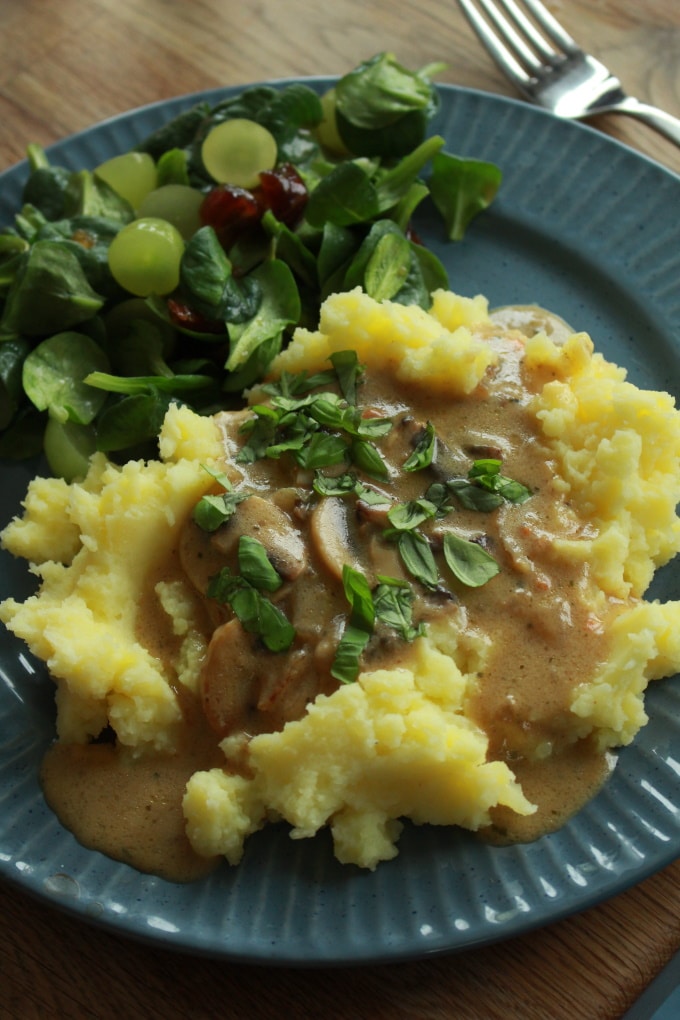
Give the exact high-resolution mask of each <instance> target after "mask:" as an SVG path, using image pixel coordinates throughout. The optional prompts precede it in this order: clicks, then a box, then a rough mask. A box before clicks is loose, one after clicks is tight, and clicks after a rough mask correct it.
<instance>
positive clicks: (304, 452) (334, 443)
mask: <svg viewBox="0 0 680 1020" xmlns="http://www.w3.org/2000/svg"><path fill="white" fill-rule="evenodd" d="M347 452H348V448H347V444H346V443H345V441H344V439H342V438H341V437H340V436H329V435H327V434H326V433H325V432H315V433H313V435H312V437H311V439H310V440H309V441H308V442H307V443H306V444H305V445H304V446H302V447H301V449H300V450H298V452H297V453H296V455H295V459H296V461H297V462H298V464H299V465H300V467H303V468H307V469H309V470H310V471H313V470H315V469H316V468H322V467H329V466H330V465H332V464H342V462H343V461H344V460H346V458H347Z"/></svg>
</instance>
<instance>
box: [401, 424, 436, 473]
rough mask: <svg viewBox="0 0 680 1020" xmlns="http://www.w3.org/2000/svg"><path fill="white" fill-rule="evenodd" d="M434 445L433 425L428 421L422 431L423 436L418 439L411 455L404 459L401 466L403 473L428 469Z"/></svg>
mask: <svg viewBox="0 0 680 1020" xmlns="http://www.w3.org/2000/svg"><path fill="white" fill-rule="evenodd" d="M436 443H437V437H436V434H435V430H434V425H433V424H432V422H431V421H428V422H427V423H426V425H425V428H424V429H423V434H422V435H421V436H419V437H418V440H417V442H416V445H415V449H414V450H413V453H412V454H411V455H410V457H407V458H406V460H405V461H404V463H403V465H402V466H403V468H404V471H422V470H423V468H426V467H429V466H430V464H431V463H432V458H433V457H434V451H435V448H436Z"/></svg>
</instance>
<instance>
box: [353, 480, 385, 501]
mask: <svg viewBox="0 0 680 1020" xmlns="http://www.w3.org/2000/svg"><path fill="white" fill-rule="evenodd" d="M354 491H355V492H356V494H357V499H359V500H361V502H362V503H365V504H366V506H389V505H390V503H391V500H390V498H389V496H386V495H385V494H384V493H383V492H376V490H375V489H371V488H370V487H369V486H367V485H364V484H363V482H359V481H357V483H356V485H355V486H354Z"/></svg>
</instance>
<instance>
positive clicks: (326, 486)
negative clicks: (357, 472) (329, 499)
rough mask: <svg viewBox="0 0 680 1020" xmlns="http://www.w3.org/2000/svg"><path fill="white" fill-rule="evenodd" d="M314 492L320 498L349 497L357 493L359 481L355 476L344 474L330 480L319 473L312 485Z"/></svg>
mask: <svg viewBox="0 0 680 1020" xmlns="http://www.w3.org/2000/svg"><path fill="white" fill-rule="evenodd" d="M312 485H313V487H314V491H315V492H317V493H318V494H319V495H320V496H347V495H349V494H350V493H353V492H356V486H357V480H356V478H355V477H354V475H350V474H342V475H336V476H335V477H334V478H329V477H328V476H327V475H322V474H321V473H320V472H319V471H317V472H316V474H315V475H314V481H313V483H312Z"/></svg>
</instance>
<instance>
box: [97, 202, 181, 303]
mask: <svg viewBox="0 0 680 1020" xmlns="http://www.w3.org/2000/svg"><path fill="white" fill-rule="evenodd" d="M183 252H184V241H183V240H182V235H181V234H180V232H179V230H178V229H177V227H173V225H172V224H171V223H168V222H167V220H161V219H158V218H157V217H154V216H147V217H144V218H143V219H140V220H133V221H132V223H128V224H127V225H126V226H124V227H123V228H122V230H120V231H119V232H118V233H117V234H116V236H115V237H114V239H113V241H112V242H111V244H110V245H109V269H110V270H111V273H112V275H113V278H114V279H115V280H116V281H117V282H118V283H119V284H120V285H121V287H123V288H124V289H125V290H127V291H129V292H130V293H131V294H136V295H137V297H149V295H150V294H170V292H171V291H173V290H174V289H175V287H176V286H177V284H178V283H179V264H180V260H181V258H182V253H183Z"/></svg>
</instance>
